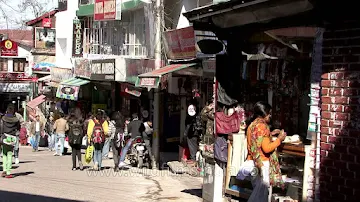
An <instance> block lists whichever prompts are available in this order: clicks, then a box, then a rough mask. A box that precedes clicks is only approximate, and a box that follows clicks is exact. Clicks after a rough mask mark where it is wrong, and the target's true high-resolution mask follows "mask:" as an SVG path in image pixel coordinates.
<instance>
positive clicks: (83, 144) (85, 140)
mask: <svg viewBox="0 0 360 202" xmlns="http://www.w3.org/2000/svg"><path fill="white" fill-rule="evenodd" d="M87 142H88V138H87V136H84V137H83V139H82V143H81V145H82V146H85V147H86V146H87Z"/></svg>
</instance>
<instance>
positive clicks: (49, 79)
mask: <svg viewBox="0 0 360 202" xmlns="http://www.w3.org/2000/svg"><path fill="white" fill-rule="evenodd" d="M38 81H41V82H42V81H51V75H47V76H44V77H41V78H40V79H38Z"/></svg>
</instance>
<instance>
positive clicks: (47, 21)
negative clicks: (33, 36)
mask: <svg viewBox="0 0 360 202" xmlns="http://www.w3.org/2000/svg"><path fill="white" fill-rule="evenodd" d="M42 26H43V27H45V28H51V18H44V19H43V20H42Z"/></svg>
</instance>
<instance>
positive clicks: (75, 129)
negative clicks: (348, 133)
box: [69, 124, 83, 144]
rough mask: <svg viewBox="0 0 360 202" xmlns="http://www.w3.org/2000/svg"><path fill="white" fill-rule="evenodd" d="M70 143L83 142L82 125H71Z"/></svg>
mask: <svg viewBox="0 0 360 202" xmlns="http://www.w3.org/2000/svg"><path fill="white" fill-rule="evenodd" d="M70 130H71V131H70V138H69V139H70V143H71V144H82V134H83V131H82V125H80V124H72V125H71V127H70Z"/></svg>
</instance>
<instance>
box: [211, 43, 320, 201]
mask: <svg viewBox="0 0 360 202" xmlns="http://www.w3.org/2000/svg"><path fill="white" fill-rule="evenodd" d="M256 47H257V48H256V49H257V51H256V52H257V53H255V54H248V53H245V52H242V55H243V58H242V60H238V61H236V64H237V65H238V68H235V67H233V65H234V61H232V62H233V63H231V65H232V67H227V66H231V65H229V64H230V63H229V61H231V57H234V54H230V55H218V57H217V67H218V66H220V64H221V65H222V68H217V72H216V79H217V85H216V89H217V91H216V92H217V96H216V98H217V102H216V113H215V131H216V132H215V134H216V139H215V144H214V150H215V152H214V158H215V160H216V162H217V164H218V165H219V166H220V167H221V168H223V169H224V171H225V172H224V180H223V193H224V194H225V195H229V196H232V197H235V198H243V199H247V198H249V197H250V195H251V193H252V184H251V180H250V178H251V176H255V175H256V173H253V172H255V171H254V170H246V169H245V168H244V166H246V165H244V162H245V161H246V159H247V155H248V153H247V139H246V128H247V126H248V125H249V124H250V123H249V122H248V120H249V118H250V117H251V111H252V108H253V105H254V104H255V103H256V102H258V101H265V102H267V103H269V104H270V105H271V106H272V122H271V123H270V127H271V128H270V130H271V131H272V130H274V129H283V130H284V131H285V132H286V133H287V137H286V139H285V140H284V141H283V143H282V144H281V146H280V147H278V148H277V152H278V157H279V163H280V166H281V172H282V178H283V181H284V182H285V184H286V186H285V189H284V190H283V189H280V188H275V187H274V188H273V193H272V201H284V200H286V201H294V202H295V201H305V200H306V198H307V194H308V193H307V190H308V183H307V177H308V176H309V174H310V170H309V167H310V164H311V163H313V162H311V160H310V152H311V149H310V148H313V145H312V146H311V144H314V142H312V141H311V140H308V139H307V132H308V120H309V111H310V107H309V103H310V98H309V94H310V74H309V72H311V65H312V60H311V58H310V57H309V56H306V55H305V54H301V55H300V54H299V53H298V52H296V51H295V52H294V51H292V50H290V51H289V50H288V48H286V47H285V48H283V47H282V46H281V45H279V44H276V45H273V44H270V45H269V44H266V45H263V44H260V45H256ZM278 47H281V48H278ZM250 49H251V48H249V50H250ZM275 139H276V137H273V140H275ZM245 171H246V172H248V173H247V175H248V176H250V178H249V177H246V178H245V177H243V175H244V173H243V172H245Z"/></svg>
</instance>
